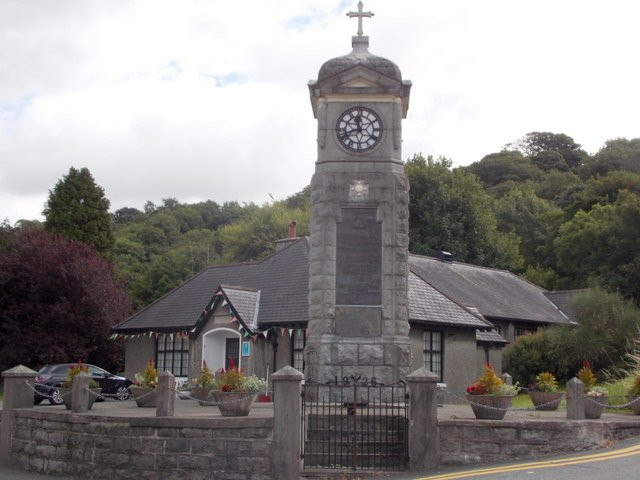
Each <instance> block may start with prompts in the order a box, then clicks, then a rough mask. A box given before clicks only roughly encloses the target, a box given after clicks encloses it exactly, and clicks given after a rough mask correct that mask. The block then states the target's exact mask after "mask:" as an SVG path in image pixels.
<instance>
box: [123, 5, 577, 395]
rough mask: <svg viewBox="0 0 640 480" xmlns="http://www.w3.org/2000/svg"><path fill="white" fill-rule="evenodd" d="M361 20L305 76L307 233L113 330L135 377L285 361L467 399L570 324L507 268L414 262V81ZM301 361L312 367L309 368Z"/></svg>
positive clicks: (202, 277)
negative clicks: (310, 165) (422, 374)
mask: <svg viewBox="0 0 640 480" xmlns="http://www.w3.org/2000/svg"><path fill="white" fill-rule="evenodd" d="M358 7H359V9H358V12H349V14H348V15H349V16H351V17H356V18H358V33H357V35H355V36H353V37H352V47H353V50H352V52H351V53H349V54H347V55H344V56H341V57H336V58H333V59H331V60H328V61H327V62H325V63H324V64H323V65H322V67H321V68H320V70H319V72H318V78H317V79H316V80H312V81H310V82H309V85H308V87H309V93H310V99H311V105H312V111H313V115H314V117H315V118H316V119H317V146H318V150H317V151H318V157H317V161H316V164H315V173H314V175H313V178H312V180H311V222H310V231H311V234H310V237H309V238H301V239H298V238H296V237H295V233H294V232H292V234H291V235H290V237H291V238H289V239H285V240H284V241H280V242H279V247H281V248H280V250H279V251H277V252H276V253H275V254H273V255H271V256H270V257H268V258H265V259H264V260H261V261H259V262H254V263H249V264H241V265H226V266H215V267H210V268H207V269H205V270H204V271H202V272H201V273H199V274H198V275H196V276H195V277H193V278H191V279H190V280H188V281H186V282H185V283H184V284H182V285H181V286H179V287H178V288H176V289H174V290H173V291H172V292H170V293H168V294H167V295H165V296H164V297H162V298H161V299H159V300H157V301H156V302H154V303H152V304H151V305H149V306H148V307H147V308H145V309H143V310H141V311H140V312H138V313H136V314H135V315H133V316H132V317H131V318H130V319H128V320H127V321H125V322H123V323H122V324H120V325H118V326H116V327H115V328H114V333H115V334H116V335H118V336H121V337H124V338H125V340H126V370H125V373H126V375H127V376H129V377H131V376H133V374H134V373H135V372H136V371H141V370H142V369H143V367H144V364H145V362H146V361H147V359H148V358H152V359H154V360H155V362H156V364H157V366H158V368H159V369H161V370H170V371H172V372H173V373H174V374H175V375H176V376H178V377H180V378H183V379H188V378H193V377H195V376H197V375H198V373H199V372H200V369H201V366H202V363H203V362H205V361H206V363H207V364H208V365H209V367H211V368H213V369H214V370H217V369H219V368H225V367H228V366H229V364H230V362H231V359H233V363H234V364H235V365H239V366H240V367H242V368H243V369H244V370H245V371H246V372H248V373H255V374H256V375H258V376H261V377H266V376H267V375H268V373H269V372H273V371H275V370H277V369H279V368H281V367H283V366H284V365H287V364H289V365H293V366H294V367H295V368H297V369H299V370H301V371H302V370H304V373H305V377H306V378H307V379H313V380H316V381H320V382H326V381H328V380H331V379H334V378H338V379H342V378H345V377H349V376H361V377H367V378H368V379H372V378H375V379H376V381H377V382H378V383H385V384H390V383H395V382H397V381H399V380H402V379H403V378H404V377H405V376H406V375H407V374H408V373H409V372H411V371H413V370H415V369H417V368H420V367H422V366H424V367H426V368H427V369H428V370H431V371H432V372H433V373H435V374H437V375H439V377H440V380H441V381H442V382H445V383H447V384H448V386H449V388H450V389H452V390H454V391H459V392H461V391H463V390H464V388H465V387H466V386H467V385H468V384H469V383H470V382H471V381H472V380H473V378H474V376H475V375H476V374H477V372H478V371H479V370H480V368H481V365H482V364H483V363H484V362H487V361H489V362H491V363H492V364H493V365H494V366H495V367H496V368H497V369H498V370H499V369H500V364H501V349H502V347H503V346H504V345H505V344H506V343H508V342H509V341H512V340H513V339H514V338H515V337H517V336H518V335H522V334H526V333H528V332H531V331H533V330H535V329H537V328H538V327H540V326H544V325H549V324H557V323H567V322H569V319H568V318H567V316H565V315H564V314H563V313H562V312H561V311H560V310H559V309H558V308H557V307H556V306H555V305H554V304H553V303H552V301H551V300H550V299H549V298H552V297H551V296H550V297H549V298H548V297H547V296H545V294H549V292H545V291H544V290H543V289H541V288H539V287H537V286H535V285H533V284H531V283H529V282H526V281H524V280H522V279H520V278H519V277H517V276H515V275H513V274H511V273H509V272H506V271H502V270H495V269H487V268H481V267H477V266H473V265H465V264H461V263H457V262H453V261H451V259H450V258H448V256H447V255H443V257H442V259H435V258H428V257H418V256H410V255H409V252H408V243H409V238H408V234H409V208H408V202H409V182H408V180H407V177H406V176H405V174H404V163H403V160H402V149H401V147H402V120H403V119H404V118H405V117H406V116H407V111H408V108H409V93H410V89H411V82H410V81H408V80H404V79H403V78H402V74H401V72H400V69H399V68H398V66H397V65H395V64H394V63H393V62H391V61H390V60H387V59H385V58H382V57H379V56H376V55H374V54H372V53H370V52H369V38H368V37H367V36H365V35H363V32H362V19H363V18H367V17H371V16H372V15H373V14H372V13H371V12H363V11H362V3H361V2H360V3H359V4H358ZM305 362H306V364H305Z"/></svg>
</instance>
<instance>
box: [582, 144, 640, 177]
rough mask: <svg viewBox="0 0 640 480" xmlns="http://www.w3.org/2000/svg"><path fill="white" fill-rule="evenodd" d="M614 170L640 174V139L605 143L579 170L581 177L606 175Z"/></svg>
mask: <svg viewBox="0 0 640 480" xmlns="http://www.w3.org/2000/svg"><path fill="white" fill-rule="evenodd" d="M614 170H624V171H627V172H633V173H640V138H632V139H631V140H627V139H626V138H616V139H615V140H608V141H607V142H605V144H604V147H602V148H601V149H600V150H599V151H598V153H596V154H595V155H594V156H593V157H591V158H590V159H588V160H587V161H586V162H585V164H584V166H583V167H582V168H581V169H580V174H581V175H582V176H583V177H595V176H597V175H606V174H607V173H608V172H611V171H614Z"/></svg>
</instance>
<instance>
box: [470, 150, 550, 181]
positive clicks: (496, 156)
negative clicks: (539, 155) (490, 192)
mask: <svg viewBox="0 0 640 480" xmlns="http://www.w3.org/2000/svg"><path fill="white" fill-rule="evenodd" d="M466 169H467V171H469V172H471V173H473V174H475V175H477V176H478V178H479V179H480V180H481V181H482V183H483V184H484V185H485V186H487V187H493V186H495V185H498V184H500V183H503V182H508V181H510V180H513V181H515V182H523V181H525V180H535V179H537V178H540V176H541V175H542V171H541V170H540V169H539V168H538V167H536V166H535V165H533V164H532V163H531V160H530V159H529V158H527V157H525V156H523V155H522V154H521V153H520V152H516V151H511V150H503V151H502V152H498V153H491V154H489V155H487V156H485V157H483V158H482V160H480V161H479V162H474V163H472V164H471V165H469V166H468V167H467V168H466Z"/></svg>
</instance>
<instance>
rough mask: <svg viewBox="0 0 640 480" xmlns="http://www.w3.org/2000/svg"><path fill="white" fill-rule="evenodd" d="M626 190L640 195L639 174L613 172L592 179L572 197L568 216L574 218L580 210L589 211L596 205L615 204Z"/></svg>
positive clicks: (567, 207)
mask: <svg viewBox="0 0 640 480" xmlns="http://www.w3.org/2000/svg"><path fill="white" fill-rule="evenodd" d="M624 190H628V191H630V192H633V193H635V194H640V174H639V173H631V172H624V171H613V172H609V173H608V174H606V175H605V176H602V177H600V176H599V177H595V178H590V179H589V180H587V181H586V183H585V184H584V188H582V189H581V190H579V191H576V192H575V193H574V194H573V195H571V198H570V202H568V204H567V206H566V211H567V214H568V215H569V216H573V215H574V214H575V213H576V212H577V211H578V210H584V211H589V210H591V207H592V206H593V205H595V204H600V205H608V204H610V203H615V201H616V200H617V199H618V196H619V194H620V192H621V191H624Z"/></svg>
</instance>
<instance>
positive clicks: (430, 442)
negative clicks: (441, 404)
mask: <svg viewBox="0 0 640 480" xmlns="http://www.w3.org/2000/svg"><path fill="white" fill-rule="evenodd" d="M439 380H440V379H439V377H438V376H437V375H435V374H433V373H431V372H430V371H429V370H427V369H425V368H424V367H422V368H420V369H418V370H416V371H415V372H413V373H412V374H410V375H408V376H407V382H408V384H409V396H410V400H409V402H410V403H409V469H410V470H411V471H413V472H416V471H422V470H426V469H428V468H433V467H436V466H437V465H439V464H440V436H439V434H438V412H437V408H438V403H437V401H436V390H437V388H438V381H439Z"/></svg>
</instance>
